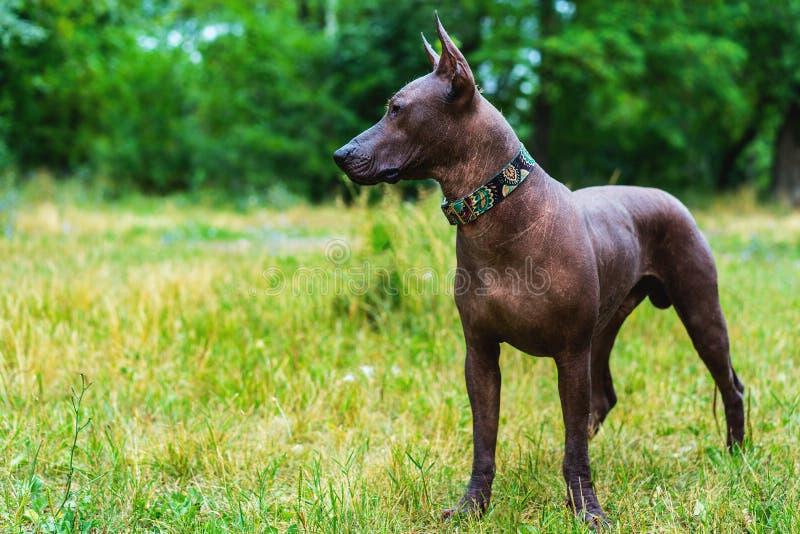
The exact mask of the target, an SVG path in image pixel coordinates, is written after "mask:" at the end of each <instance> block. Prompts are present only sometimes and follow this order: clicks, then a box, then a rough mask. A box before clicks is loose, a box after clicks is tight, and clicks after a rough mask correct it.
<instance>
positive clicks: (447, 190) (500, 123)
mask: <svg viewBox="0 0 800 534" xmlns="http://www.w3.org/2000/svg"><path fill="white" fill-rule="evenodd" d="M475 99H476V101H475V102H474V105H475V110H474V111H473V112H472V114H471V120H470V123H471V127H470V128H468V129H467V131H465V132H461V136H460V138H459V139H458V142H457V143H455V144H454V145H452V146H450V147H448V149H449V150H450V152H451V157H450V158H448V161H446V162H443V164H442V165H441V166H439V167H437V168H435V169H433V177H434V178H435V179H436V181H437V182H439V185H440V186H441V188H442V193H443V194H444V196H445V198H446V199H448V200H455V199H458V198H461V197H463V196H465V195H468V194H470V193H472V192H473V191H475V189H477V188H478V187H480V186H481V185H483V184H485V183H486V182H488V181H489V180H490V179H491V178H493V177H494V176H495V175H496V174H497V173H498V172H500V171H501V170H502V169H503V167H504V166H505V165H506V164H507V163H508V162H509V161H511V159H512V158H513V157H514V156H516V155H517V153H518V152H519V147H520V141H519V139H518V138H517V134H516V133H514V130H513V129H512V128H511V125H510V124H508V122H507V121H506V120H505V118H503V115H502V114H501V113H500V112H499V111H498V110H497V108H495V107H494V106H493V105H492V104H491V103H489V101H487V100H486V99H485V98H483V96H481V94H480V93H476V95H475Z"/></svg>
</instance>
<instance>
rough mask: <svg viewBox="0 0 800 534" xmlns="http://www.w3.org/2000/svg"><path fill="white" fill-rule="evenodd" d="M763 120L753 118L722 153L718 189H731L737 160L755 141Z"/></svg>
mask: <svg viewBox="0 0 800 534" xmlns="http://www.w3.org/2000/svg"><path fill="white" fill-rule="evenodd" d="M760 122H761V119H760V117H759V118H758V119H753V121H752V122H751V123H750V124H749V125H748V126H747V128H746V129H745V130H744V132H742V135H741V136H740V137H739V139H737V140H736V142H735V143H733V144H732V145H731V146H730V147H728V149H727V150H726V151H725V153H724V154H723V155H722V161H721V162H720V167H719V173H718V174H717V189H730V188H731V186H732V185H733V180H732V179H731V178H732V177H733V170H734V168H735V167H736V161H737V160H738V159H739V156H740V155H741V154H742V152H744V150H745V149H746V148H747V147H748V146H749V145H750V143H752V142H753V140H754V139H755V138H756V135H757V134H758V126H759V123H760Z"/></svg>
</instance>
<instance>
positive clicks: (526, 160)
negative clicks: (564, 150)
mask: <svg viewBox="0 0 800 534" xmlns="http://www.w3.org/2000/svg"><path fill="white" fill-rule="evenodd" d="M534 167H536V161H534V159H533V158H532V157H531V155H530V154H529V153H528V151H527V150H526V149H525V147H524V146H520V149H519V153H518V154H517V155H516V157H514V159H512V160H511V161H510V162H508V164H507V165H506V166H505V167H503V170H501V171H500V172H499V173H497V175H496V176H495V177H494V178H492V179H491V180H489V181H488V182H486V183H485V184H483V185H482V186H480V187H479V188H477V189H476V190H475V191H473V192H472V193H470V194H469V195H467V196H464V197H461V198H459V199H457V200H453V201H449V200H447V199H446V198H445V199H442V211H443V212H444V216H445V217H447V220H448V221H450V224H452V225H458V224H462V225H463V224H468V223H471V222H472V221H474V220H475V219H477V218H478V217H480V216H481V215H483V214H484V213H486V212H487V211H489V210H490V209H492V208H493V207H495V206H496V205H497V204H499V203H500V202H501V201H502V200H503V199H504V198H506V197H507V196H508V195H510V194H511V192H512V191H514V189H516V188H517V187H519V185H520V184H521V183H522V182H524V181H525V179H526V178H527V177H528V175H529V174H530V173H531V171H532V170H533V168H534Z"/></svg>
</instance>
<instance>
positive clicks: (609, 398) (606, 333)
mask: <svg viewBox="0 0 800 534" xmlns="http://www.w3.org/2000/svg"><path fill="white" fill-rule="evenodd" d="M645 295H646V291H645V288H644V287H643V286H642V284H637V285H636V286H635V287H634V288H633V289H632V290H631V292H630V294H629V295H628V296H627V297H626V298H625V300H624V301H623V302H622V304H621V305H620V307H619V308H618V309H617V311H616V313H615V314H614V316H613V317H612V318H611V320H610V321H609V322H608V324H607V325H606V326H605V327H604V328H603V329H602V330H600V331H599V332H598V333H597V334H595V335H594V337H593V338H592V362H591V366H592V401H591V411H590V412H589V437H590V438H591V437H594V435H595V434H597V432H598V431H599V430H600V425H601V424H602V423H603V421H604V420H605V418H606V416H607V415H608V412H610V411H611V408H613V407H614V405H616V404H617V394H616V392H615V391H614V382H613V381H612V379H611V368H610V367H609V359H610V357H611V349H612V348H614V341H615V340H616V339H617V334H618V333H619V329H620V328H621V327H622V323H624V322H625V319H626V318H627V317H628V315H630V314H631V312H632V311H633V310H634V309H635V308H636V306H638V305H639V303H640V302H641V301H642V299H644V297H645Z"/></svg>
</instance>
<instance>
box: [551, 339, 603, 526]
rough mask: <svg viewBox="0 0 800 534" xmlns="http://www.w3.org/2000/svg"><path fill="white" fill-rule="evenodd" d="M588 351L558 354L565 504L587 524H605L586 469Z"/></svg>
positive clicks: (590, 477)
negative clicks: (562, 424)
mask: <svg viewBox="0 0 800 534" xmlns="http://www.w3.org/2000/svg"><path fill="white" fill-rule="evenodd" d="M590 357H591V353H590V351H589V349H587V350H585V351H577V352H571V353H565V354H560V355H559V356H558V357H557V358H556V366H557V367H558V393H559V396H560V397H561V410H562V413H563V416H564V430H565V440H564V465H563V472H564V479H565V480H566V483H567V505H568V506H570V507H571V508H572V509H573V510H574V511H575V514H576V515H577V516H578V517H580V518H582V519H583V520H584V521H586V522H588V523H590V524H599V523H604V522H605V514H604V513H603V509H602V508H601V507H600V503H599V502H598V501H597V496H596V495H595V493H594V486H593V485H592V474H591V471H590V469H589V406H590V402H591V394H590V391H591V390H590V374H589V373H590V369H589V365H590V364H589V362H590Z"/></svg>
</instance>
